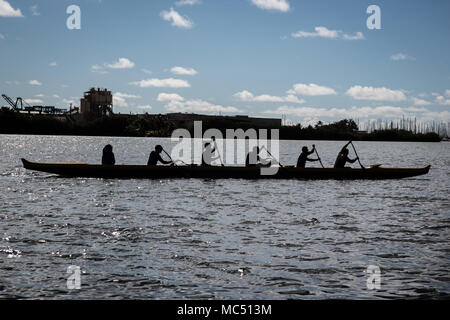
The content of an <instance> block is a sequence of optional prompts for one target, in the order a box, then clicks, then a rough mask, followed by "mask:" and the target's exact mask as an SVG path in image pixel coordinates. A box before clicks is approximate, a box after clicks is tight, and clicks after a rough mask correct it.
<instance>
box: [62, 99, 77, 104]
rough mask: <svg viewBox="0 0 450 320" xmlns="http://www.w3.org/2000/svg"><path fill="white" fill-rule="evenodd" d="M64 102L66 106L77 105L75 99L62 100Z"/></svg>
mask: <svg viewBox="0 0 450 320" xmlns="http://www.w3.org/2000/svg"><path fill="white" fill-rule="evenodd" d="M62 102H64V103H66V104H75V100H73V99H62Z"/></svg>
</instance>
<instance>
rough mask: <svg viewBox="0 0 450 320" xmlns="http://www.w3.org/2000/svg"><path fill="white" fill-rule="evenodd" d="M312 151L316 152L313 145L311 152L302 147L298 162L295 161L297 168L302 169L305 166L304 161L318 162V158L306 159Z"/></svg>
mask: <svg viewBox="0 0 450 320" xmlns="http://www.w3.org/2000/svg"><path fill="white" fill-rule="evenodd" d="M314 151H316V146H315V145H314V144H313V147H312V149H311V151H308V147H306V146H305V147H303V148H302V153H301V154H300V156H299V157H298V160H297V168H304V167H305V166H306V161H310V162H315V161H320V158H317V159H310V158H308V156H309V155H310V154H313V153H314Z"/></svg>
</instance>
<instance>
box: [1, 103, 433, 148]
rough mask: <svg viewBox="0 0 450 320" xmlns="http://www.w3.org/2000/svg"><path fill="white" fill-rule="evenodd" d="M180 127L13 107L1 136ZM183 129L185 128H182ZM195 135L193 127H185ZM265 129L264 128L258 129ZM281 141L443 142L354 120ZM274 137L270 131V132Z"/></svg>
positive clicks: (157, 133)
mask: <svg viewBox="0 0 450 320" xmlns="http://www.w3.org/2000/svg"><path fill="white" fill-rule="evenodd" d="M202 127H203V131H205V130H207V129H210V128H216V129H219V130H220V131H221V132H222V134H223V136H225V134H226V129H237V128H241V129H243V130H247V129H250V128H251V126H250V125H248V126H245V125H242V124H241V125H239V126H238V127H236V128H230V124H229V122H224V121H221V120H210V121H204V122H203V123H202ZM176 128H179V126H178V127H176V126H175V125H174V124H173V123H170V122H168V121H166V120H165V119H164V116H155V115H142V116H127V115H119V116H112V117H104V118H99V119H96V120H92V121H85V122H71V121H68V120H67V119H58V118H55V117H52V116H45V115H28V114H21V113H17V112H14V111H12V110H11V109H9V108H1V109H0V133H1V134H43V135H80V136H128V137H170V136H171V134H172V131H173V130H174V129H176ZM181 128H183V127H181ZM185 129H187V130H189V131H190V132H191V134H192V136H193V128H192V126H189V127H185ZM255 129H256V130H258V129H263V128H255ZM278 129H279V130H280V131H279V137H280V139H285V140H365V141H426V142H437V141H440V138H439V135H437V134H436V133H426V134H421V133H414V132H411V131H406V130H397V129H392V130H376V131H373V132H370V133H367V132H360V131H358V125H357V124H356V123H355V121H353V120H347V119H345V120H341V121H337V122H334V123H331V124H323V123H322V122H320V121H319V122H318V123H317V124H316V125H315V126H311V125H310V126H307V127H302V126H301V125H300V124H298V125H296V126H282V127H280V128H278ZM268 138H270V130H268Z"/></svg>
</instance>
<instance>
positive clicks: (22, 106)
mask: <svg viewBox="0 0 450 320" xmlns="http://www.w3.org/2000/svg"><path fill="white" fill-rule="evenodd" d="M2 97H3V99H5V100H6V102H8V104H9V105H10V106H11V107H12V108H13V110H14V111H17V112H23V111H25V112H28V113H31V112H39V114H42V113H44V114H52V115H61V114H64V113H66V112H67V111H66V110H65V109H59V108H55V107H54V106H31V105H30V104H28V103H27V102H26V101H25V100H24V99H22V98H21V97H17V98H16V102H14V100H13V99H11V98H10V97H8V96H7V95H6V94H2Z"/></svg>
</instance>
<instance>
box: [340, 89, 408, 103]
mask: <svg viewBox="0 0 450 320" xmlns="http://www.w3.org/2000/svg"><path fill="white" fill-rule="evenodd" d="M346 93H347V95H349V96H351V97H352V98H353V99H356V100H374V101H404V100H406V96H405V94H404V93H403V92H402V91H400V90H391V89H388V88H384V87H383V88H374V87H362V86H353V87H351V88H350V89H348V90H347V92H346Z"/></svg>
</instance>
